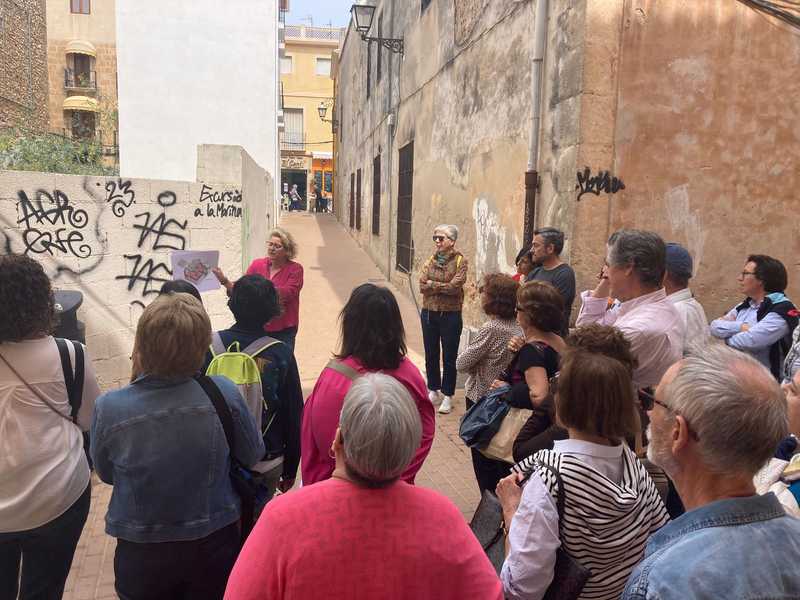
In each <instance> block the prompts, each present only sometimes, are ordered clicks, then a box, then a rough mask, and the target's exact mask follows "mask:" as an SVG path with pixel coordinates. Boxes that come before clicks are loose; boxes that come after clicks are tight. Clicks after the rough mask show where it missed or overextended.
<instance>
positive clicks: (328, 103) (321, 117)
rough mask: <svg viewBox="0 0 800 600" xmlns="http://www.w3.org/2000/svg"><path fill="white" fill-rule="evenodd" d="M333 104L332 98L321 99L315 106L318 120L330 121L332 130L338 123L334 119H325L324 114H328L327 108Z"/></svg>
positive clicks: (334, 129)
mask: <svg viewBox="0 0 800 600" xmlns="http://www.w3.org/2000/svg"><path fill="white" fill-rule="evenodd" d="M332 105H333V100H323V101H322V102H320V103H319V106H317V113H319V120H320V121H322V122H323V123H330V124H331V125H332V126H333V131H334V132H335V131H336V127H337V126H338V125H339V122H338V121H337V120H336V119H326V118H325V117H326V115H327V114H328V108H329V107H330V106H332Z"/></svg>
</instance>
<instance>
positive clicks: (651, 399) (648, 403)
mask: <svg viewBox="0 0 800 600" xmlns="http://www.w3.org/2000/svg"><path fill="white" fill-rule="evenodd" d="M639 402H640V403H641V404H642V408H643V409H644V410H648V411H649V410H653V408H655V405H656V404H658V405H659V406H663V407H664V408H666V409H667V410H668V411H670V412H675V411H674V410H672V409H671V408H670V407H669V406H667V405H666V404H664V403H663V402H662V401H661V400H658V399H657V398H656V397H655V396H654V395H653V394H651V393H650V392H649V391H648V390H646V389H640V390H639Z"/></svg>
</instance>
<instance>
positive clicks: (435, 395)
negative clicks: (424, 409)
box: [428, 390, 442, 404]
mask: <svg viewBox="0 0 800 600" xmlns="http://www.w3.org/2000/svg"><path fill="white" fill-rule="evenodd" d="M441 399H442V393H441V392H440V391H439V390H430V391H429V392H428V400H430V401H431V404H436V403H438V402H439V401H440V400H441Z"/></svg>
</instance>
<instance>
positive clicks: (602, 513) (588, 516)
mask: <svg viewBox="0 0 800 600" xmlns="http://www.w3.org/2000/svg"><path fill="white" fill-rule="evenodd" d="M534 461H541V462H543V463H545V464H548V465H550V466H552V467H553V468H555V469H556V470H558V472H559V473H561V477H562V480H563V483H564V491H563V492H564V494H565V503H564V504H565V506H564V518H563V521H562V522H561V523H559V521H558V513H557V511H556V507H555V506H556V505H555V498H556V492H557V486H556V481H555V478H554V477H553V475H552V474H551V473H550V472H549V471H548V470H546V469H542V468H535V467H534ZM534 468H535V472H534V474H533V475H532V477H531V479H530V480H529V482H528V484H527V485H526V486H525V489H524V490H523V496H522V501H521V502H520V507H519V509H518V511H517V514H515V516H514V519H513V520H512V522H511V527H510V530H509V554H508V557H507V558H506V564H504V565H503V571H502V573H501V576H502V579H503V584H504V586H505V590H506V596H507V597H509V598H541V597H542V596H543V595H544V592H545V591H546V590H547V587H548V586H549V584H550V581H551V580H552V576H553V567H554V563H555V552H556V550H557V549H558V547H559V546H560V545H561V543H562V541H563V545H564V549H565V550H566V551H567V552H568V553H569V555H570V556H572V557H573V558H574V559H575V560H577V561H578V562H580V563H581V564H582V565H583V566H584V567H586V568H588V569H589V570H590V571H591V572H592V576H591V577H590V578H589V580H588V582H587V583H586V586H585V587H584V588H583V592H582V593H581V595H580V598H581V599H592V600H595V599H598V600H599V599H611V598H619V596H620V594H621V593H622V591H623V589H624V588H625V582H626V581H627V579H628V576H629V575H630V573H631V571H632V570H633V568H634V567H635V566H636V564H637V563H638V562H639V561H640V560H641V559H642V557H643V556H644V549H645V545H646V544H647V540H648V538H649V537H650V535H651V534H652V533H654V532H655V531H657V530H658V529H659V528H660V527H661V526H662V525H664V524H665V523H666V522H667V520H668V519H669V517H668V515H667V511H666V509H665V508H664V504H663V502H662V501H661V497H660V496H659V493H658V490H657V489H656V487H655V485H654V483H653V481H652V480H651V479H650V476H649V475H648V473H647V470H646V469H645V467H644V466H643V465H642V464H641V463H640V462H639V461H638V459H637V458H636V456H635V455H634V453H633V452H632V451H631V450H630V449H629V448H628V447H627V446H625V445H621V446H612V447H609V446H600V445H598V444H592V443H589V442H580V441H577V440H563V441H560V442H556V444H555V446H554V449H553V450H542V451H540V452H537V453H536V454H535V455H534V456H532V457H529V458H526V459H525V460H524V461H522V462H520V463H518V464H517V465H515V467H514V470H516V471H520V472H529V471H531V470H532V469H534ZM529 488H530V489H529ZM515 529H517V530H518V531H516V532H515V531H514V530H515ZM520 529H521V530H522V533H523V534H524V537H522V536H520V535H519V534H520V531H519V530H520ZM559 534H560V535H559Z"/></svg>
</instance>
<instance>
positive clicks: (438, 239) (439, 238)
mask: <svg viewBox="0 0 800 600" xmlns="http://www.w3.org/2000/svg"><path fill="white" fill-rule="evenodd" d="M444 240H445V237H444V236H443V235H435V236H433V241H434V242H443V241H444Z"/></svg>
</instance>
